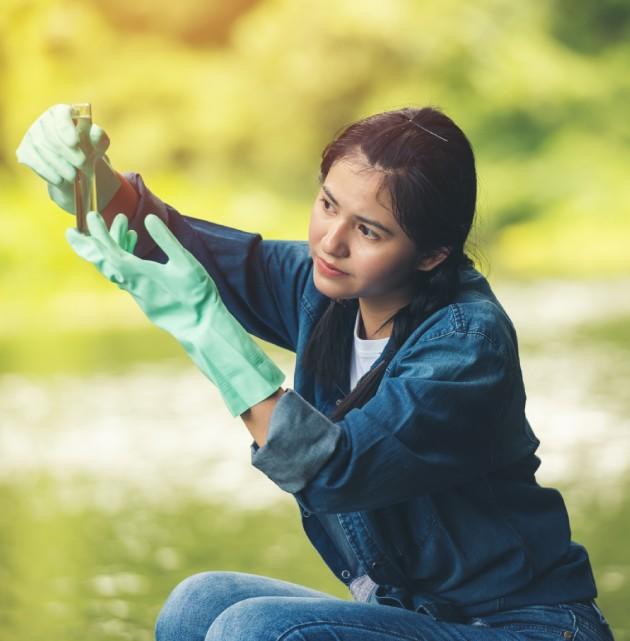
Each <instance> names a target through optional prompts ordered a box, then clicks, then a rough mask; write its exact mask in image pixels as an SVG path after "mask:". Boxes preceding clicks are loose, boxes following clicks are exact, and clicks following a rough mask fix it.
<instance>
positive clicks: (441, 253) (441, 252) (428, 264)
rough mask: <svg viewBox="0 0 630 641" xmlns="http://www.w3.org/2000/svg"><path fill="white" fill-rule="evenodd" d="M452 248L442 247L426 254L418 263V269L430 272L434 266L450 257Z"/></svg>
mask: <svg viewBox="0 0 630 641" xmlns="http://www.w3.org/2000/svg"><path fill="white" fill-rule="evenodd" d="M450 253H451V250H450V249H449V248H448V247H440V248H439V249H436V250H435V251H434V252H432V253H431V254H429V255H428V256H425V257H424V258H423V259H422V260H421V261H420V262H419V263H418V265H417V267H416V269H419V270H420V271H423V272H430V271H431V270H432V269H433V268H434V267H437V266H438V265H439V264H440V263H441V262H442V261H444V260H446V259H447V258H448V255H449V254H450Z"/></svg>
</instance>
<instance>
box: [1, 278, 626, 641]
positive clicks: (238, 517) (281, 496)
mask: <svg viewBox="0 0 630 641" xmlns="http://www.w3.org/2000/svg"><path fill="white" fill-rule="evenodd" d="M494 288H495V291H496V293H497V295H498V296H499V299H500V300H501V302H502V303H503V305H504V307H505V308H506V310H507V311H508V313H509V314H510V316H511V318H512V320H513V322H514V324H515V327H516V329H517V332H518V335H519V342H520V349H521V361H522V369H523V375H524V378H525V383H526V390H527V396H528V400H527V415H528V418H529V421H530V423H531V425H532V427H533V429H534V431H535V433H536V435H537V436H538V437H539V439H540V440H541V446H540V448H539V451H538V454H539V456H540V457H541V459H542V465H541V468H540V471H539V473H538V480H539V482H540V483H541V484H543V485H552V486H555V487H560V488H561V489H562V490H563V492H564V495H565V498H566V501H567V505H568V507H569V511H570V513H571V516H572V518H573V530H574V536H575V535H576V533H580V534H581V535H582V537H581V538H579V537H577V536H575V538H576V539H577V540H580V541H581V542H585V543H587V544H588V547H589V550H591V555H592V557H593V564H594V569H595V574H596V578H597V579H598V584H599V588H600V592H601V595H600V599H599V603H600V606H601V607H602V608H603V609H604V611H605V613H606V614H608V616H609V619H610V620H611V622H612V623H613V627H614V629H615V630H616V631H617V636H618V639H626V638H628V639H630V636H629V634H630V618H628V615H627V613H626V612H625V606H623V605H622V602H623V601H624V600H625V601H627V597H628V596H630V586H629V584H628V577H629V573H628V571H629V570H630V565H628V563H629V562H630V559H629V557H628V554H627V552H626V551H625V550H626V547H627V546H626V545H625V543H622V542H623V541H624V540H625V538H626V537H625V536H622V529H623V525H625V524H627V523H628V518H627V507H628V499H627V496H628V489H629V488H630V482H629V481H628V479H630V394H629V393H628V391H629V390H630V365H629V360H630V359H629V355H630V342H626V337H628V335H629V334H630V333H628V332H626V331H625V330H624V328H625V327H627V325H628V323H626V320H627V321H629V322H630V296H629V295H628V294H629V293H630V282H628V281H621V280H620V281H605V282H593V283H584V282H569V283H567V282H554V281H548V282H542V283H532V284H510V283H500V284H497V285H495V287H494ZM274 357H275V355H274ZM278 359H279V361H278V362H279V365H281V367H282V368H283V369H284V371H285V373H286V375H287V382H286V385H287V386H291V380H292V377H291V375H292V365H293V363H292V361H291V360H290V359H288V358H287V356H286V353H285V352H283V353H279V356H278ZM251 441H252V440H251V437H250V435H249V433H248V432H247V430H246V429H245V427H244V425H243V424H242V422H241V421H240V420H239V419H233V418H232V417H231V416H230V415H229V413H228V412H227V410H226V409H225V408H224V405H223V403H222V401H221V398H220V396H219V395H218V393H217V392H216V390H215V388H214V386H213V385H212V384H210V383H209V381H207V380H206V379H205V378H204V377H203V376H202V375H201V374H200V373H199V372H198V371H197V370H196V369H194V367H192V366H191V367H182V364H181V361H177V362H171V361H165V362H162V363H159V364H150V365H148V364H135V365H130V367H129V368H128V370H126V371H125V372H124V373H122V374H121V373H115V374H103V373H97V372H95V373H94V374H92V375H89V376H80V377H79V376H72V375H63V376H61V375H59V376H50V377H46V378H35V377H30V376H24V375H20V374H17V373H5V374H4V375H2V377H0V452H1V453H2V454H1V457H2V458H1V464H0V488H1V490H0V544H1V546H2V548H1V549H2V552H0V555H1V556H0V558H1V559H2V563H1V564H0V576H1V577H2V579H3V580H2V581H0V584H2V586H3V587H1V588H0V619H1V620H3V622H4V625H2V626H0V641H4V639H5V638H6V639H7V640H8V639H9V638H11V639H12V640H14V639H16V638H17V639H27V638H28V639H30V638H35V637H36V636H39V637H43V636H45V637H46V638H47V639H50V640H51V641H56V639H59V640H61V639H64V640H65V641H68V640H70V639H74V638H76V639H79V638H81V639H85V638H90V639H91V640H92V641H101V640H105V639H110V638H111V639H133V640H135V639H138V640H146V639H150V638H152V631H151V626H152V623H153V620H154V617H155V614H156V613H157V611H158V609H159V604H160V603H161V602H162V601H163V599H164V598H165V596H166V594H168V590H169V589H170V588H172V587H173V585H174V584H175V583H176V582H177V581H178V580H180V579H181V578H183V577H184V576H186V575H188V574H192V573H194V572H197V571H200V570H202V569H238V570H241V571H250V572H256V573H267V574H271V575H274V576H279V577H282V578H286V579H287V580H293V581H296V582H302V583H304V584H307V585H311V586H312V587H316V588H318V589H322V590H326V591H329V592H331V593H334V594H336V595H337V596H342V597H343V598H346V596H347V595H346V592H345V588H343V586H340V585H339V584H338V583H337V582H336V580H335V579H334V577H332V576H331V575H330V573H329V572H328V570H326V569H325V568H324V567H322V564H321V561H320V560H319V558H318V557H317V555H316V553H314V552H313V551H312V550H311V549H310V548H309V546H308V544H307V541H306V540H305V537H304V536H303V534H302V533H301V531H300V529H299V524H298V523H297V512H296V508H295V504H294V502H293V499H292V497H290V495H287V494H285V493H284V492H282V491H281V490H280V489H279V488H277V487H276V486H275V485H274V484H273V483H272V482H271V481H270V480H269V479H267V478H266V477H265V476H264V475H262V474H261V473H260V472H258V471H257V470H255V469H254V468H252V467H251V465H250V449H249V446H250V443H251ZM598 524H599V525H598ZM263 533H266V536H265V537H260V536H258V535H261V534H263ZM615 546H623V548H624V550H623V551H622V550H616V548H615ZM617 552H618V553H617ZM305 559H306V560H307V561H308V562H307V563H306V569H303V568H304V567H305V562H304V560H305ZM298 565H301V566H302V568H301V570H300V572H298V571H297V566H298ZM617 604H619V605H617ZM35 609H37V610H38V611H41V615H38V616H37V617H33V616H32V614H33V611H34V610H35ZM624 617H625V618H624Z"/></svg>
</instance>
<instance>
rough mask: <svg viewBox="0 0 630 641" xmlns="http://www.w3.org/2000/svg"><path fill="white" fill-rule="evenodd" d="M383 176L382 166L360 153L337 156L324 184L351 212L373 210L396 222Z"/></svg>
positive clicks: (344, 207) (373, 212)
mask: <svg viewBox="0 0 630 641" xmlns="http://www.w3.org/2000/svg"><path fill="white" fill-rule="evenodd" d="M383 177H384V173H383V171H382V170H380V169H378V168H377V167H374V166H373V165H370V164H369V163H368V161H367V159H366V158H365V156H362V155H358V154H357V155H353V156H347V157H345V158H341V159H340V160H337V161H336V162H335V163H334V164H333V165H332V167H331V168H330V170H329V171H328V175H327V176H326V180H324V184H325V185H326V187H328V189H329V190H330V191H331V192H332V194H333V196H334V197H335V200H337V202H338V203H339V205H340V207H341V208H342V209H344V210H346V211H347V212H348V213H349V214H357V215H361V214H367V213H370V214H372V215H374V216H377V215H378V217H379V220H383V221H384V220H387V221H388V222H389V223H390V224H393V223H394V222H395V220H394V216H393V213H392V202H391V197H390V194H389V190H388V189H387V188H386V187H384V186H383Z"/></svg>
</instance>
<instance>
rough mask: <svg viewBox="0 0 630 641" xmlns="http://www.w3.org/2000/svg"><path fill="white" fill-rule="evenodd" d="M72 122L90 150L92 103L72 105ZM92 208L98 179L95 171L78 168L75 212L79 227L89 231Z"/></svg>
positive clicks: (75, 182)
mask: <svg viewBox="0 0 630 641" xmlns="http://www.w3.org/2000/svg"><path fill="white" fill-rule="evenodd" d="M70 108H71V116H72V122H73V123H74V125H75V127H76V128H77V133H78V134H79V145H80V146H81V147H82V149H83V150H84V151H86V150H89V149H90V147H91V145H90V141H89V135H90V127H91V126H92V105H91V104H90V103H89V102H82V103H76V104H73V105H70ZM90 210H96V180H95V178H94V172H93V171H92V176H91V177H90V176H88V175H86V174H84V173H83V172H82V171H80V170H77V174H76V177H75V179H74V212H75V214H76V217H77V229H78V230H79V231H80V232H81V233H83V234H87V233H88V228H87V223H86V218H85V216H86V214H87V213H88V211H90Z"/></svg>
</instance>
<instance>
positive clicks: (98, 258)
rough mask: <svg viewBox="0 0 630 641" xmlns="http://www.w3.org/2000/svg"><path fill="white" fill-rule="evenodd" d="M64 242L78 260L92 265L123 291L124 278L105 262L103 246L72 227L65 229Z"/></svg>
mask: <svg viewBox="0 0 630 641" xmlns="http://www.w3.org/2000/svg"><path fill="white" fill-rule="evenodd" d="M66 240H67V241H68V243H69V244H70V246H71V247H72V249H73V250H74V252H75V253H76V254H77V255H78V256H79V257H80V258H83V260H86V261H87V262H89V263H92V265H94V266H95V267H96V269H98V271H99V272H100V273H101V274H103V276H105V278H107V280H109V281H111V282H112V283H116V284H117V285H118V286H119V287H122V288H123V289H125V287H124V285H125V278H124V276H123V275H122V273H121V272H120V271H119V270H118V269H116V267H115V266H114V265H113V264H112V263H111V262H110V261H108V260H107V258H106V257H105V252H104V251H103V244H102V243H101V242H100V241H99V240H98V239H96V238H93V237H92V236H86V235H85V234H82V233H81V232H79V231H78V230H76V229H74V228H73V227H70V228H68V229H66Z"/></svg>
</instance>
